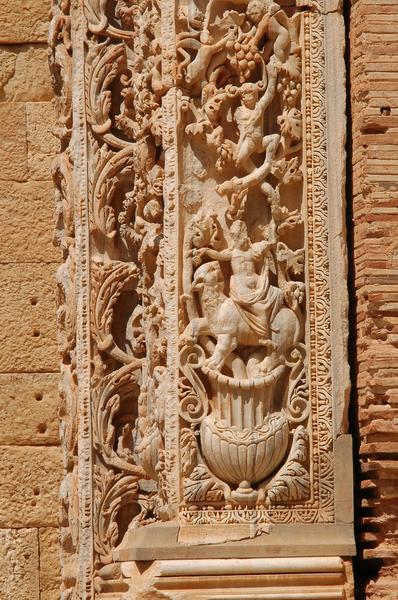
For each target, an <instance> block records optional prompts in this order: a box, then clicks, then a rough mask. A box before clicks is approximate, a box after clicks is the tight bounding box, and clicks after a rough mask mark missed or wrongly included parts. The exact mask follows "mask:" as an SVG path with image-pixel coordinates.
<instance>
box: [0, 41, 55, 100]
mask: <svg viewBox="0 0 398 600" xmlns="http://www.w3.org/2000/svg"><path fill="white" fill-rule="evenodd" d="M51 98H52V91H51V81H50V72H49V67H48V61H47V48H46V45H45V44H24V45H22V46H2V47H0V101H3V102H43V101H49V100H51Z"/></svg>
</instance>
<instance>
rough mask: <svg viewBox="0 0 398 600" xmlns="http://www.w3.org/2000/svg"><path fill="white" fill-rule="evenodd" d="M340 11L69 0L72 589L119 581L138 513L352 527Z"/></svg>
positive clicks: (264, 3) (213, 521) (219, 535)
mask: <svg viewBox="0 0 398 600" xmlns="http://www.w3.org/2000/svg"><path fill="white" fill-rule="evenodd" d="M325 10H326V8H325V5H324V2H323V0H319V1H318V2H315V1H314V2H306V3H304V2H301V0H297V1H296V2H294V1H292V2H283V3H282V4H281V5H279V4H276V3H274V2H272V1H271V0H249V1H248V0H241V1H240V0H239V1H238V0H227V1H221V0H210V1H209V2H201V1H200V0H198V1H197V2H196V1H194V0H186V1H183V0H181V1H180V2H175V3H171V2H169V1H166V0H165V1H164V2H158V1H157V0H141V1H140V2H139V3H137V2H134V1H133V0H84V2H83V1H81V2H78V1H76V2H75V3H73V2H72V6H70V5H69V3H68V2H65V1H61V2H60V3H59V4H56V5H55V7H54V9H53V21H52V26H51V33H50V45H51V48H52V53H51V59H50V60H51V67H52V73H53V78H54V86H55V90H56V93H57V99H56V101H57V105H58V114H59V124H60V136H61V139H62V140H63V152H62V153H61V154H60V156H59V159H58V161H57V163H56V164H55V166H54V180H55V183H56V198H57V222H58V225H57V239H58V241H59V244H60V246H61V248H62V250H63V252H64V257H65V264H64V266H63V267H61V269H60V273H59V322H60V332H61V335H60V338H61V350H62V359H63V367H62V368H63V384H62V397H63V408H62V413H61V417H62V419H63V420H62V436H63V440H64V449H65V467H66V477H65V480H64V485H63V490H64V492H63V506H64V511H63V522H62V525H63V527H64V529H63V530H64V531H65V534H64V539H63V553H64V558H63V560H64V580H63V598H65V599H66V598H74V597H82V598H83V597H84V598H90V597H91V598H94V597H101V594H106V592H107V590H115V589H116V590H120V593H122V592H123V585H124V584H123V576H122V571H121V568H120V560H124V559H123V558H121V557H123V556H127V554H128V548H129V547H130V546H131V544H133V546H134V543H135V542H134V539H139V535H138V533H140V535H141V537H142V533H143V532H144V538H145V535H146V534H145V532H151V531H155V532H157V531H161V529H162V527H167V526H169V525H173V526H176V527H177V529H178V531H179V533H178V535H177V541H176V544H177V545H176V546H175V556H178V550H177V546H178V543H179V542H180V541H181V540H185V541H186V540H187V539H188V540H189V539H190V537H189V536H190V535H192V545H193V546H195V543H196V542H195V541H194V540H195V539H196V537H195V536H197V535H198V534H197V533H195V527H196V528H198V527H200V526H202V525H204V524H206V525H207V526H208V540H211V541H209V542H208V543H218V544H219V545H220V546H221V545H222V542H223V540H234V539H236V540H237V539H248V540H249V539H254V538H256V543H257V542H258V540H259V539H260V544H263V545H264V547H265V546H266V545H267V536H269V537H270V538H271V537H272V535H276V536H277V535H278V526H284V525H291V526H294V524H301V525H303V526H304V525H308V527H311V525H314V526H315V525H319V524H321V525H323V524H328V525H330V526H331V527H333V526H334V525H335V524H339V523H341V522H343V521H344V520H345V521H346V522H347V523H348V525H349V517H347V516H346V517H344V518H343V517H342V516H341V514H340V513H341V512H342V509H341V507H340V504H339V502H338V497H339V492H338V489H337V488H338V487H339V484H338V483H336V473H337V470H336V469H337V468H338V467H336V453H337V451H338V450H337V449H336V448H337V446H336V444H337V442H336V440H337V439H338V437H339V436H340V435H341V434H345V423H344V412H345V410H346V406H345V404H344V396H347V389H348V384H347V373H346V360H345V348H344V342H345V340H344V326H345V324H344V323H339V322H338V320H339V319H342V318H343V316H344V311H345V292H344V288H343V287H342V286H341V282H340V281H337V280H336V279H334V278H336V276H339V275H340V276H341V274H343V275H344V256H343V254H342V249H341V246H333V244H332V242H331V240H332V238H333V237H337V236H341V235H342V222H341V216H339V217H336V214H340V212H341V207H342V198H341V190H339V189H338V187H339V181H340V178H341V172H342V166H341V165H338V160H337V159H336V158H335V157H333V156H332V155H331V153H333V140H334V141H335V143H336V144H337V145H338V144H340V145H341V123H340V124H339V125H338V126H336V130H337V133H335V134H333V135H332V136H331V137H330V136H329V137H328V128H329V129H330V128H332V127H333V123H332V120H331V115H332V113H333V107H332V105H331V94H330V90H329V91H328V80H327V77H326V73H329V75H331V74H332V73H333V69H336V68H337V69H338V68H341V56H338V57H337V59H334V60H332V61H331V62H330V61H329V62H330V64H329V65H328V60H327V56H326V55H325V52H326V47H327V43H326V42H327V35H326V33H325V23H326V21H325V15H324V14H323V13H324V12H325ZM71 25H72V26H71ZM325 40H326V41H325ZM72 49H73V56H72ZM339 61H340V62H339ZM336 64H337V67H336ZM328 69H329V71H328ZM339 78H340V79H341V74H340V75H339ZM72 109H73V128H72ZM337 117H338V119H340V121H341V119H342V115H341V110H340V108H339V110H337ZM333 136H334V137H333ZM339 136H340V137H339ZM339 147H340V146H339ZM340 152H341V150H340ZM339 157H340V158H341V155H339ZM331 165H332V166H333V165H334V166H336V165H337V168H336V171H335V172H334V173H333V172H332V171H331ZM333 202H334V203H335V204H336V205H337V208H336V206H333V205H332V203H333ZM339 211H340V212H339ZM333 243H334V242H333ZM330 258H332V259H333V260H334V261H336V264H335V265H330V262H329V260H330ZM338 286H340V287H338ZM333 311H334V312H335V315H337V317H336V316H335V317H334V316H333ZM336 323H337V324H336ZM331 336H333V339H334V342H335V346H334V348H333V347H332V346H331ZM339 378H340V379H339ZM343 437H344V436H343ZM346 438H347V436H345V441H346V442H347V439H346ZM345 448H346V451H347V452H349V445H348V446H345ZM339 452H340V454H341V450H339ZM340 458H341V456H340ZM348 458H349V457H348ZM348 513H349V510H348ZM79 521H80V523H79ZM242 526H248V527H249V529H247V530H246V529H245V530H242V529H239V527H242ZM223 527H224V528H226V529H222V528H223ZM220 528H221V529H220ZM348 529H349V527H348ZM197 530H198V529H196V531H197ZM235 531H236V532H238V533H234V532H235ZM242 531H244V532H243V533H242ZM292 531H293V530H292ZM303 531H304V530H303ZM347 531H348V530H347ZM245 532H246V533H245ZM248 532H249V533H248ZM148 535H149V537H150V533H148ZM304 535H305V534H304ZM344 535H345V537H344ZM344 535H343V537H344V540H345V542H347V539H348V538H349V534H348V533H347V532H346V533H345V534H344ZM239 536H240V537H239ZM347 536H348V537H347ZM132 540H133V541H132ZM137 543H138V542H137ZM204 543H206V541H205V542H204ZM343 545H344V544H343V542H342V543H341V547H343ZM138 546H139V543H138ZM259 547H260V546H259V544H258V543H257V546H256V548H257V549H256V550H253V552H256V553H257V554H256V555H258V552H260V553H261V550H258V548H259ZM261 547H262V546H261ZM338 547H340V546H338ZM120 548H122V552H119V550H120ZM136 550H137V549H136ZM118 552H119V553H118ZM123 552H124V554H123ZM126 552H127V554H126ZM170 552H171V554H172V553H173V549H171V550H170ZM308 552H309V553H311V551H308ZM336 552H337V554H338V553H339V551H336ZM349 552H350V550H347V552H346V554H349ZM248 553H249V554H250V550H248ZM138 554H139V549H138ZM134 556H136V555H135V554H134ZM198 556H200V550H199V553H198ZM223 556H227V554H225V553H224V554H223ZM150 558H157V554H156V547H155V548H153V549H152V554H151V556H150ZM170 558H173V555H172V556H170ZM112 586H113V587H112ZM103 597H106V596H103Z"/></svg>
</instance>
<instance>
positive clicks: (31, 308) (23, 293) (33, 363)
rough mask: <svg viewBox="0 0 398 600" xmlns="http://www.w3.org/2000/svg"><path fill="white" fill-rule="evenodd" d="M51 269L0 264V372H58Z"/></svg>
mask: <svg viewBox="0 0 398 600" xmlns="http://www.w3.org/2000/svg"><path fill="white" fill-rule="evenodd" d="M55 269H56V265H55V264H52V263H50V264H32V263H20V264H15V265H0V288H1V290H2V294H1V297H0V343H1V348H2V352H1V355H0V373H15V372H32V371H39V372H51V371H55V372H56V371H58V354H57V343H56V324H55V284H54V273H55ZM10 324H12V325H11V327H10Z"/></svg>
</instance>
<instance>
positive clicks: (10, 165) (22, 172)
mask: <svg viewBox="0 0 398 600" xmlns="http://www.w3.org/2000/svg"><path fill="white" fill-rule="evenodd" d="M0 71H1V67H0ZM27 178H28V157H27V137H26V111H25V105H24V104H22V103H16V102H7V103H4V104H2V103H0V179H5V180H13V181H26V180H27ZM3 226H4V224H3Z"/></svg>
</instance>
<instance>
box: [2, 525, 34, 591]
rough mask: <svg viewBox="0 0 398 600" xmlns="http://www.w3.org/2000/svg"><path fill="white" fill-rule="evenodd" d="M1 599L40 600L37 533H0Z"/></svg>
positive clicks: (19, 531)
mask: <svg viewBox="0 0 398 600" xmlns="http://www.w3.org/2000/svg"><path fill="white" fill-rule="evenodd" d="M0 597H1V598H2V600H15V599H16V598H18V600H39V598H40V585H39V548H38V532H37V529H18V530H15V529H14V530H13V529H2V530H1V529H0Z"/></svg>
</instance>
